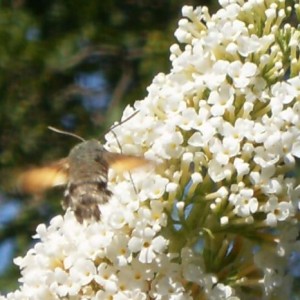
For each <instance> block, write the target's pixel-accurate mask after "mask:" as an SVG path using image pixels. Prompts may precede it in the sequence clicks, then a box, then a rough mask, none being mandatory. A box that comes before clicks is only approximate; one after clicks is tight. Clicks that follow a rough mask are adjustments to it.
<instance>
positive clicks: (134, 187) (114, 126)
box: [109, 110, 140, 195]
mask: <svg viewBox="0 0 300 300" xmlns="http://www.w3.org/2000/svg"><path fill="white" fill-rule="evenodd" d="M139 112H140V111H139V110H136V111H135V112H134V113H133V114H131V115H130V116H129V117H127V118H126V119H125V120H123V121H122V122H120V123H118V124H116V125H113V126H112V127H111V128H110V130H109V131H110V132H111V133H112V134H113V136H114V137H115V139H116V141H117V144H118V146H119V148H120V151H121V153H122V152H123V151H122V146H121V144H120V142H119V140H118V137H117V135H116V133H115V132H114V131H113V129H115V128H116V127H118V126H120V125H122V124H124V123H125V122H127V121H128V120H130V119H131V118H133V117H134V116H135V115H136V114H138V113H139ZM128 173H129V178H130V181H131V183H132V186H133V189H134V192H135V193H136V195H137V194H138V192H137V189H136V186H135V184H134V182H133V178H132V175H131V172H130V171H128Z"/></svg>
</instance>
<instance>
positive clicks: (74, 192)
mask: <svg viewBox="0 0 300 300" xmlns="http://www.w3.org/2000/svg"><path fill="white" fill-rule="evenodd" d="M106 152H107V151H106V150H105V149H104V148H103V146H102V145H101V144H100V143H99V142H98V141H96V140H90V141H86V142H82V143H80V144H78V145H77V146H75V147H74V148H73V149H72V150H71V152H70V154H69V156H68V161H69V180H68V184H67V187H66V190H65V198H64V201H63V203H62V204H63V207H64V208H65V209H66V208H68V207H70V208H71V209H72V210H73V211H74V213H75V216H76V218H77V220H78V221H79V222H81V223H82V221H83V220H84V219H92V218H94V219H95V220H97V221H98V220H99V219H100V210H99V206H98V205H99V204H103V203H105V202H107V201H108V199H109V197H110V196H111V192H110V191H109V190H108V188H107V173H108V167H109V166H108V162H107V160H106V159H105V158H104V156H105V153H106Z"/></svg>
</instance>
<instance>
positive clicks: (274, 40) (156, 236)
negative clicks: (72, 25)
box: [3, 0, 300, 300]
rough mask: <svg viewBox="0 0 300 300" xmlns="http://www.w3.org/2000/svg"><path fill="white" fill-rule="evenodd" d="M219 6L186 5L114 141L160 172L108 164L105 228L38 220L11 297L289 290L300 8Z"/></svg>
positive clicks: (282, 293) (299, 142) (299, 133)
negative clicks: (161, 64) (293, 19)
mask: <svg viewBox="0 0 300 300" xmlns="http://www.w3.org/2000/svg"><path fill="white" fill-rule="evenodd" d="M220 4H221V5H222V9H220V10H219V11H218V12H217V13H216V14H214V15H212V16H210V15H209V13H208V11H207V8H205V7H198V8H196V9H193V8H192V7H188V6H185V7H183V9H182V12H183V16H184V18H183V19H182V20H180V21H179V28H178V29H177V30H176V32H175V36H176V37H177V39H178V41H179V43H181V44H185V47H184V48H181V46H180V45H178V44H176V45H173V46H172V47H171V57H170V59H171V61H172V70H171V71H170V73H169V74H167V75H166V74H158V75H157V76H156V77H155V79H154V80H153V83H152V84H151V85H150V87H149V88H148V96H147V97H146V98H145V99H144V100H142V101H138V102H136V103H135V105H134V108H130V107H128V108H127V109H126V110H125V112H124V115H123V117H124V118H127V117H128V116H130V115H131V114H132V113H133V112H134V111H136V110H138V111H139V113H138V114H136V115H135V116H134V117H133V118H131V119H130V120H128V121H127V122H125V123H124V124H122V125H121V126H119V127H116V128H115V129H114V134H113V133H109V134H108V135H107V145H106V146H107V148H108V149H109V150H110V151H113V152H118V151H120V149H119V146H118V142H119V143H120V144H121V145H122V151H123V152H124V153H130V154H136V155H142V154H143V155H144V156H145V157H146V158H148V159H150V160H153V161H154V162H156V170H155V172H152V173H151V172H150V173H149V172H148V173H147V172H146V171H145V170H141V171H138V172H135V173H133V174H132V176H129V175H128V174H123V175H120V174H114V173H113V172H112V171H111V172H110V174H109V177H110V189H111V190H112V192H113V196H112V198H111V199H110V201H109V203H108V204H106V205H104V206H101V212H102V219H101V221H100V222H98V223H94V224H84V225H81V224H79V223H77V222H76V219H75V218H74V216H73V214H72V213H71V212H67V213H66V215H65V216H64V217H60V216H58V217H56V218H54V219H53V220H52V222H51V224H50V226H49V227H48V228H46V227H45V226H44V225H40V226H39V227H38V229H37V237H38V238H40V240H41V241H40V242H38V243H37V244H36V245H35V246H34V248H33V249H31V250H29V252H28V253H27V255H26V256H25V257H24V258H18V259H16V263H17V264H18V265H19V266H20V268H21V270H22V278H21V279H20V282H21V283H22V285H21V287H20V289H19V290H18V291H16V292H14V293H11V294H9V295H8V296H7V297H6V298H3V299H22V300H23V299H37V300H39V299H116V300H121V299H122V300H123V299H138V300H140V299H141V300H142V299H158V300H164V299H174V300H175V299H176V300H179V299H230V300H234V299H253V295H255V297H256V298H257V297H259V298H261V299H262V298H264V299H268V297H269V298H272V297H275V298H272V299H284V297H287V296H288V294H289V293H290V291H291V277H290V276H289V274H288V273H287V272H286V268H287V265H288V260H289V255H290V254H291V252H292V251H294V250H296V249H297V248H299V245H298V244H297V242H296V238H297V230H296V228H297V224H298V220H297V213H298V209H299V195H300V189H299V186H298V184H297V182H296V180H295V178H294V176H293V173H292V171H293V170H294V168H295V163H296V158H299V157H300V75H299V70H300V61H299V59H298V56H297V55H298V53H299V45H300V43H299V42H300V31H299V30H297V29H296V28H294V27H292V25H290V24H289V23H288V20H289V19H288V17H289V14H291V13H292V11H296V14H297V15H300V14H299V10H300V9H299V5H298V4H295V5H294V7H289V6H288V5H287V4H286V3H285V1H283V0H279V1H268V0H267V1H260V0H250V1H247V2H244V1H242V0H236V1H234V0H230V1H229V0H227V1H225V0H220ZM115 135H117V137H118V142H117V141H116V140H115ZM131 179H132V180H131ZM133 183H134V185H133ZM252 293H253V294H252ZM258 295H259V296H258ZM274 295H275V296H274ZM276 297H277V298H276Z"/></svg>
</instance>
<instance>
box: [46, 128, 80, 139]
mask: <svg viewBox="0 0 300 300" xmlns="http://www.w3.org/2000/svg"><path fill="white" fill-rule="evenodd" d="M48 128H49V129H50V130H52V131H54V132H57V133H61V134H65V135H69V136H72V137H74V138H76V139H78V140H81V141H82V142H85V139H84V138H82V137H81V136H79V135H77V134H75V133H72V132H68V131H64V130H60V129H57V128H55V127H52V126H48Z"/></svg>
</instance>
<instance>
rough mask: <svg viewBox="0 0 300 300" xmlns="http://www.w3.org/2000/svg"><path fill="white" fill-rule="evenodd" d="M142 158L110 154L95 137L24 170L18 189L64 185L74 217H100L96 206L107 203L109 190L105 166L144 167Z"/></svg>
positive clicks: (30, 190) (29, 190) (66, 205)
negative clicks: (61, 156) (60, 156)
mask: <svg viewBox="0 0 300 300" xmlns="http://www.w3.org/2000/svg"><path fill="white" fill-rule="evenodd" d="M148 163H149V161H148V160H146V159H145V158H143V157H139V156H134V155H126V154H121V153H112V152H109V151H107V150H105V149H104V147H103V146H102V144H101V143H100V142H98V141H97V140H89V141H83V142H82V143H80V144H78V145H76V146H75V147H74V148H73V149H72V150H71V151H70V153H69V155H68V157H66V158H64V159H61V160H59V161H57V162H56V163H52V164H50V165H48V166H44V167H41V168H33V169H30V170H28V171H26V172H23V173H22V174H21V175H20V176H19V178H18V182H17V184H18V189H19V191H21V192H23V193H27V194H41V193H43V192H44V191H45V190H47V189H49V188H51V187H53V186H57V185H66V189H65V197H64V200H63V202H62V205H63V208H64V209H67V208H70V209H71V210H73V211H74V213H75V216H76V218H77V220H78V221H79V222H80V223H82V222H83V220H85V219H87V220H90V219H94V220H96V221H97V220H99V219H100V209H99V205H101V204H103V203H105V202H107V201H108V200H109V197H110V196H111V192H110V191H109V189H108V188H107V176H108V169H109V168H113V169H114V170H116V171H117V172H124V171H130V170H132V169H134V168H137V167H141V166H145V165H146V164H148Z"/></svg>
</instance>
